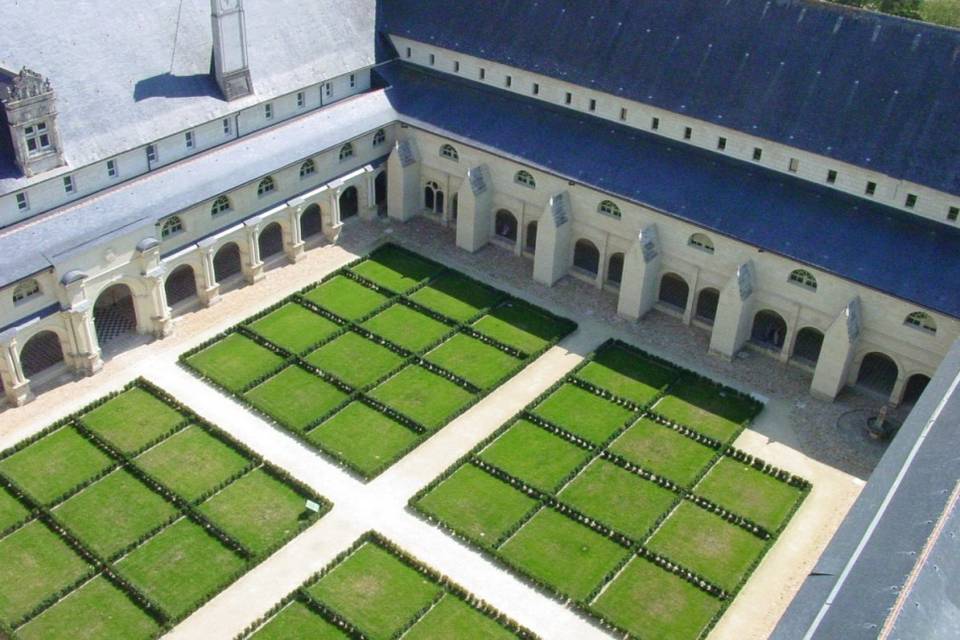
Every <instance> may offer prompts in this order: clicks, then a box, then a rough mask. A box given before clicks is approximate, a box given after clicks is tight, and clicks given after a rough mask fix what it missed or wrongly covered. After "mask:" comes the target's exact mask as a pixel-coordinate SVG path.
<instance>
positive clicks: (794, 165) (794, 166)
mask: <svg viewBox="0 0 960 640" xmlns="http://www.w3.org/2000/svg"><path fill="white" fill-rule="evenodd" d="M787 170H788V171H789V172H790V173H796V172H797V171H799V170H800V160H798V159H797V158H790V162H789V163H788V164H787Z"/></svg>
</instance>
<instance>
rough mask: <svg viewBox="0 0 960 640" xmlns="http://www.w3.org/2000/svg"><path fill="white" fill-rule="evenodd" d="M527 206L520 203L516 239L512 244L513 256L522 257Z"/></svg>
mask: <svg viewBox="0 0 960 640" xmlns="http://www.w3.org/2000/svg"><path fill="white" fill-rule="evenodd" d="M526 214H527V205H526V203H523V202H521V203H520V214H519V217H518V218H517V239H516V241H515V242H514V243H513V255H515V256H522V255H523V227H524V225H526V219H527V215H526Z"/></svg>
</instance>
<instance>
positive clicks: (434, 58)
mask: <svg viewBox="0 0 960 640" xmlns="http://www.w3.org/2000/svg"><path fill="white" fill-rule="evenodd" d="M436 63H437V56H435V55H433V54H432V53H431V54H430V66H431V67H432V66H433V65H435V64H436Z"/></svg>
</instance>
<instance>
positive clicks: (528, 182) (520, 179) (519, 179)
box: [513, 171, 537, 189]
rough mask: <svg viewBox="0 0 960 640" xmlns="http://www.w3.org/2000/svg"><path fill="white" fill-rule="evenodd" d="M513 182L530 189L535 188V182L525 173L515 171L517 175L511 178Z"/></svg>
mask: <svg viewBox="0 0 960 640" xmlns="http://www.w3.org/2000/svg"><path fill="white" fill-rule="evenodd" d="M513 181H514V182H516V183H517V184H522V185H523V186H525V187H530V188H531V189H536V188H537V181H536V180H535V179H534V178H533V176H532V175H530V174H529V173H527V172H526V171H517V175H515V176H513Z"/></svg>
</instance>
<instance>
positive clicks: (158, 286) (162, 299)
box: [144, 265, 173, 339]
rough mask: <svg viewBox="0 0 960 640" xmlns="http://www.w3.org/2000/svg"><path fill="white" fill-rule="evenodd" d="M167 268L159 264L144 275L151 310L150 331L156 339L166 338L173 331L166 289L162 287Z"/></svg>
mask: <svg viewBox="0 0 960 640" xmlns="http://www.w3.org/2000/svg"><path fill="white" fill-rule="evenodd" d="M166 273H167V270H166V269H165V268H164V267H163V266H162V265H161V266H159V267H157V268H156V269H154V270H153V271H151V272H150V273H147V274H145V275H144V283H145V284H146V286H147V295H148V297H149V301H150V303H151V304H150V306H151V307H152V308H151V311H150V323H151V333H153V336H154V337H155V338H158V339H163V338H166V337H167V336H168V335H170V334H171V333H173V317H172V316H171V315H170V306H169V305H168V304H167V290H166V288H164V286H163V284H164V282H163V281H164V276H165V275H166Z"/></svg>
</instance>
